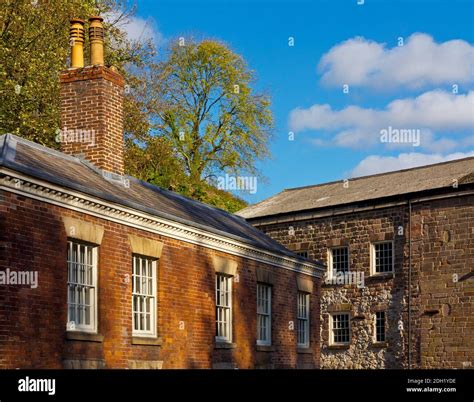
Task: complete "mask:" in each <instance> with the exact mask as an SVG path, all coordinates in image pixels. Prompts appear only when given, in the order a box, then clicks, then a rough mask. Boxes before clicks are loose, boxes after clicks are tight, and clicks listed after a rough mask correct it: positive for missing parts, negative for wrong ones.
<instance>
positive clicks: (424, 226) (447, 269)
mask: <svg viewBox="0 0 474 402" xmlns="http://www.w3.org/2000/svg"><path fill="white" fill-rule="evenodd" d="M239 214H240V215H241V216H243V217H245V218H246V219H247V220H248V221H249V222H250V223H252V224H253V225H254V226H255V227H256V228H258V229H260V230H262V231H264V232H265V233H266V234H268V235H269V236H270V237H272V238H273V239H275V240H277V241H278V242H279V243H281V244H283V245H284V246H286V247H288V248H289V249H291V250H293V251H295V252H297V253H299V254H300V255H303V256H306V257H309V258H310V259H315V260H322V261H325V262H326V263H327V273H326V278H325V280H324V282H323V285H322V294H321V367H322V368H407V367H413V368H416V367H418V368H435V367H444V368H469V367H472V366H473V365H474V337H473V336H472V334H473V333H474V278H473V276H474V158H466V159H461V160H457V161H452V162H446V163H440V164H436V165H430V166H424V167H420V168H414V169H408V170H401V171H397V172H392V173H386V174H378V175H373V176H367V177H360V178H354V179H351V180H344V181H338V182H332V183H326V184H321V185H315V186H308V187H302V188H295V189H289V190H285V191H283V192H281V193H279V194H277V195H275V196H273V197H271V198H269V199H267V200H264V201H262V202H260V203H258V204H256V205H253V206H250V207H248V208H246V209H244V210H242V211H241V212H239Z"/></svg>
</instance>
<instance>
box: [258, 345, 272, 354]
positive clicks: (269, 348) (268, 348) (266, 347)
mask: <svg viewBox="0 0 474 402" xmlns="http://www.w3.org/2000/svg"><path fill="white" fill-rule="evenodd" d="M255 350H256V351H257V352H274V351H275V347H274V346H272V345H255Z"/></svg>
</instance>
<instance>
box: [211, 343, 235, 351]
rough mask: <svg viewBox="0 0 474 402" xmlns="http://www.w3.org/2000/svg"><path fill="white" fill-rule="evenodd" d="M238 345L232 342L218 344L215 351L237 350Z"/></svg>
mask: <svg viewBox="0 0 474 402" xmlns="http://www.w3.org/2000/svg"><path fill="white" fill-rule="evenodd" d="M236 346H237V345H236V344H235V343H232V342H219V341H218V342H216V344H215V345H214V348H215V349H235V348H236Z"/></svg>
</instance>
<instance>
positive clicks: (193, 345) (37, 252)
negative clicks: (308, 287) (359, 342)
mask: <svg viewBox="0 0 474 402" xmlns="http://www.w3.org/2000/svg"><path fill="white" fill-rule="evenodd" d="M0 197H1V201H2V202H1V203H0V206H1V209H2V214H1V216H2V231H1V237H2V238H1V239H0V245H2V246H3V248H2V255H1V257H0V258H1V259H0V261H1V265H2V267H1V268H2V269H5V268H6V267H9V268H10V269H15V270H37V271H39V286H38V288H37V289H30V288H29V287H25V286H12V285H10V286H0V350H1V351H2V353H1V354H0V368H15V367H21V368H32V367H34V368H60V367H62V366H63V359H86V358H88V359H99V360H104V361H105V365H106V367H113V368H125V367H128V366H129V360H159V361H163V368H208V367H212V366H213V365H214V364H215V363H219V362H225V363H231V364H233V365H235V366H236V367H239V368H253V367H276V368H277V367H280V368H284V367H317V365H318V361H319V327H320V325H319V294H320V283H319V281H318V280H316V279H315V280H314V285H315V286H314V288H315V289H314V293H313V295H312V297H311V317H310V322H311V352H312V353H311V354H303V353H298V351H297V347H296V331H291V330H289V321H296V291H297V290H296V275H297V274H296V273H293V272H291V271H287V270H283V269H281V268H275V267H271V266H268V267H267V268H269V269H272V270H273V272H274V280H275V283H274V287H273V301H272V312H273V317H272V319H273V320H272V339H273V350H272V351H270V352H260V351H257V350H256V346H255V345H256V273H255V271H256V268H257V266H264V264H260V263H256V262H254V261H251V260H246V259H244V258H239V257H234V256H230V255H225V254H223V253H218V252H215V251H212V250H210V249H206V248H204V247H200V246H195V245H192V244H187V243H184V242H181V241H176V240H173V239H170V238H165V237H162V236H159V235H155V234H149V233H147V232H144V231H140V230H137V229H133V228H130V227H124V226H121V225H119V224H116V223H113V222H110V221H107V220H103V219H98V218H94V217H91V216H85V215H83V214H81V213H77V212H74V211H70V210H66V209H63V208H60V207H56V206H52V205H49V204H46V203H43V202H40V201H37V200H33V199H29V198H24V197H21V196H17V195H14V194H11V193H7V192H2V193H0ZM61 216H72V217H75V218H77V219H82V220H85V221H88V222H93V223H96V224H98V225H101V226H103V227H104V229H105V232H104V237H103V240H102V244H101V246H100V247H99V268H98V275H99V296H98V297H99V333H100V334H101V335H103V336H104V339H103V342H89V341H71V340H66V339H65V329H66V319H67V312H66V281H67V273H66V242H67V237H66V233H65V230H64V225H63V222H62V220H61ZM128 234H135V235H138V236H142V237H148V238H152V239H155V240H160V241H162V242H163V243H164V247H163V253H162V256H161V259H160V261H159V263H158V335H159V336H160V337H161V338H162V345H161V346H144V345H132V343H131V325H132V322H131V286H132V285H131V283H126V281H125V280H124V278H125V276H126V275H127V274H128V275H131V270H132V267H131V263H132V254H131V250H130V245H129V240H128ZM214 254H217V255H221V256H225V257H227V258H230V259H233V260H236V261H237V262H238V271H237V273H238V276H239V282H238V283H236V282H234V284H233V290H234V294H233V306H234V308H233V330H234V332H233V341H234V343H235V348H234V349H231V350H221V349H215V347H214V346H215V343H214V335H215V310H214V309H215V285H214V284H215V272H214V268H213V265H212V262H211V256H212V255H214ZM180 321H183V322H184V329H180Z"/></svg>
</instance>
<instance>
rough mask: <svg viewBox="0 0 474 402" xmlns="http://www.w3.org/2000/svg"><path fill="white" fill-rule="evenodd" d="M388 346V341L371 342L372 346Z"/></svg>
mask: <svg viewBox="0 0 474 402" xmlns="http://www.w3.org/2000/svg"><path fill="white" fill-rule="evenodd" d="M387 346H388V342H387V341H385V342H373V343H372V347H374V348H386V347H387Z"/></svg>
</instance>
